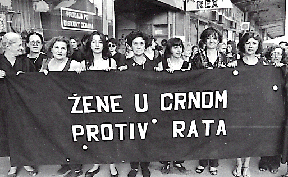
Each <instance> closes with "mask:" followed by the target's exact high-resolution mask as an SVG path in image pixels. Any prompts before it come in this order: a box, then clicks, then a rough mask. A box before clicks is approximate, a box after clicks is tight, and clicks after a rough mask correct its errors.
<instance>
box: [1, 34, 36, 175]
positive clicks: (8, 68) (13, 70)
mask: <svg viewBox="0 0 288 177" xmlns="http://www.w3.org/2000/svg"><path fill="white" fill-rule="evenodd" d="M2 46H3V51H4V53H3V55H0V87H2V86H3V80H2V79H3V78H4V77H5V76H6V75H8V74H14V75H15V74H20V73H23V72H35V71H36V70H35V66H34V65H33V63H32V62H31V61H30V60H29V59H27V58H26V57H23V56H21V54H22V51H23V47H22V39H21V36H20V35H19V34H17V33H12V32H9V33H7V34H5V35H4V36H3V40H2ZM1 90H2V89H1ZM3 99H5V98H3V97H2V94H1V100H0V101H1V103H5V100H3ZM6 110H7V107H6V105H5V104H1V108H0V111H1V114H2V115H3V116H1V118H4V120H3V122H6V120H5V117H6ZM24 168H25V170H26V171H27V172H28V173H29V175H31V176H36V175H37V174H38V171H37V170H36V169H35V168H34V167H32V166H24ZM16 176H17V167H11V168H10V170H9V172H8V177H16Z"/></svg>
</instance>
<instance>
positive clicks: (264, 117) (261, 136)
mask: <svg viewBox="0 0 288 177" xmlns="http://www.w3.org/2000/svg"><path fill="white" fill-rule="evenodd" d="M5 83H6V86H7V89H8V93H9V94H8V95H7V99H6V100H7V102H8V103H9V110H8V124H9V126H8V129H9V133H8V134H9V143H10V144H9V146H10V155H11V162H12V165H35V164H37V165H40V164H42V165H45V164H65V163H70V164H91V163H112V162H122V161H125V162H130V161H151V162H152V161H160V160H162V161H163V160H192V159H207V158H212V159H215V158H216V159H223V158H236V157H249V156H269V155H277V154H281V152H282V147H283V143H282V142H283V136H284V133H283V132H284V131H283V130H284V125H285V118H286V117H285V109H284V93H285V92H284V91H283V88H284V85H285V83H284V78H283V75H282V71H281V69H279V68H275V67H272V66H257V67H256V66H255V67H239V68H236V69H229V68H226V69H214V70H197V71H189V72H180V71H179V72H175V73H174V74H169V73H167V72H160V73H157V72H148V71H147V72H135V71H129V70H128V71H123V72H119V71H110V72H104V71H103V72H102V71H86V72H83V73H81V74H76V73H74V72H50V73H49V74H48V75H47V76H45V75H44V74H43V73H26V74H22V75H19V76H8V77H7V78H6V81H5Z"/></svg>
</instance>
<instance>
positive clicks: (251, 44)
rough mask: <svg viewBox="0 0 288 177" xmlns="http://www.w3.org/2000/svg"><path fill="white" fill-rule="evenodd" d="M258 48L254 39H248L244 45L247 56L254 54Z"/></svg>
mask: <svg viewBox="0 0 288 177" xmlns="http://www.w3.org/2000/svg"><path fill="white" fill-rule="evenodd" d="M258 46H259V41H257V40H256V39H254V38H250V39H248V40H247V42H246V43H245V45H244V48H245V53H246V54H248V55H253V54H255V53H256V51H257V50H258Z"/></svg>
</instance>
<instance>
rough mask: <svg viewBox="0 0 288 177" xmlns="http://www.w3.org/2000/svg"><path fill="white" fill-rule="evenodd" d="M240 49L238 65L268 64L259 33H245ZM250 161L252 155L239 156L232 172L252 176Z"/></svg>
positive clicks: (235, 174) (237, 176) (240, 42)
mask: <svg viewBox="0 0 288 177" xmlns="http://www.w3.org/2000/svg"><path fill="white" fill-rule="evenodd" d="M239 51H240V52H241V53H242V54H243V55H242V58H241V59H240V60H239V61H238V66H257V65H267V62H266V61H265V59H264V58H261V57H260V54H261V52H262V40H261V38H260V37H259V35H257V34H255V33H251V32H250V33H245V34H244V35H243V36H242V37H241V39H240V41H239ZM242 159H243V163H242ZM249 163H250V157H245V158H237V161H236V168H235V169H234V170H233V172H232V174H233V175H234V176H236V177H240V176H243V177H250V171H249ZM259 165H260V164H259ZM261 168H262V167H261ZM259 169H260V166H259Z"/></svg>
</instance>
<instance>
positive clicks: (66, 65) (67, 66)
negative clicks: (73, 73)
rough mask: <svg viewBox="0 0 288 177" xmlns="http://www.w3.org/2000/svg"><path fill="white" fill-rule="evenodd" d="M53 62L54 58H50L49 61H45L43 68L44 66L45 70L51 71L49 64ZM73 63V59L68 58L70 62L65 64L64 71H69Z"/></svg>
mask: <svg viewBox="0 0 288 177" xmlns="http://www.w3.org/2000/svg"><path fill="white" fill-rule="evenodd" d="M51 60H52V58H48V59H45V60H43V66H42V69H43V70H47V71H49V68H48V64H49V62H50V61H51ZM71 61H72V59H71V58H68V60H67V62H66V64H65V66H64V68H63V70H62V71H68V70H69V69H70V64H71Z"/></svg>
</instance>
